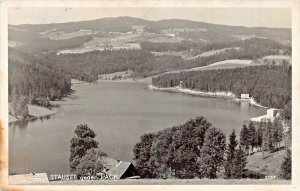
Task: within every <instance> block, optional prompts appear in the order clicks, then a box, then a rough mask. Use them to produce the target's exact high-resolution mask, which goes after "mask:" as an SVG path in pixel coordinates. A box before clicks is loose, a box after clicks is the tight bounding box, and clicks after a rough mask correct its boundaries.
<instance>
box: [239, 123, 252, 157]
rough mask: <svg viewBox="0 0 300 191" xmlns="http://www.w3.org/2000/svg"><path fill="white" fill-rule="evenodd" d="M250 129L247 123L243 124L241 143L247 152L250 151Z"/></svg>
mask: <svg viewBox="0 0 300 191" xmlns="http://www.w3.org/2000/svg"><path fill="white" fill-rule="evenodd" d="M249 140H250V139H249V129H248V128H247V126H246V125H243V128H242V130H241V133H240V145H241V147H242V149H243V150H244V151H245V152H247V153H248V152H249V145H250V143H249Z"/></svg>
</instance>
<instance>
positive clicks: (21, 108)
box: [17, 96, 29, 118]
mask: <svg viewBox="0 0 300 191" xmlns="http://www.w3.org/2000/svg"><path fill="white" fill-rule="evenodd" d="M27 103H28V100H27V97H25V96H21V97H20V100H19V102H18V104H17V113H18V115H20V116H22V117H23V118H26V117H27V116H28V114H29V111H28V106H27Z"/></svg>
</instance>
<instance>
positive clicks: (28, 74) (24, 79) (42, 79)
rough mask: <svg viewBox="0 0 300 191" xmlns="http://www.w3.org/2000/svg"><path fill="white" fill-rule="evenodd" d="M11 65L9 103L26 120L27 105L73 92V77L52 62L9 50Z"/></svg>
mask: <svg viewBox="0 0 300 191" xmlns="http://www.w3.org/2000/svg"><path fill="white" fill-rule="evenodd" d="M8 62H9V65H8V94H9V102H12V105H13V108H14V110H15V111H16V112H17V113H19V115H22V116H25V114H24V113H28V112H26V110H27V109H26V107H24V105H26V104H25V103H24V102H27V103H28V102H33V103H34V102H35V100H36V99H38V98H49V99H50V100H55V99H61V98H62V97H63V96H64V95H65V94H67V93H69V92H70V91H71V89H70V87H71V77H70V76H68V75H65V74H64V72H62V71H61V70H59V69H58V68H56V67H55V66H53V65H51V62H49V61H48V62H46V61H44V60H40V59H39V58H36V57H33V56H31V55H28V54H26V53H24V52H21V51H19V50H15V49H9V53H8ZM18 105H19V106H20V107H18ZM21 106H22V107H21ZM18 108H24V109H18ZM21 110H23V111H21ZM15 114H16V113H15ZM17 115H18V114H17Z"/></svg>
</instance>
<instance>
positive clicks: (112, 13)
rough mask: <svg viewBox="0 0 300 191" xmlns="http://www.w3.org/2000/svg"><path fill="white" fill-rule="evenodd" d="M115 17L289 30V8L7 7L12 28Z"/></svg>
mask: <svg viewBox="0 0 300 191" xmlns="http://www.w3.org/2000/svg"><path fill="white" fill-rule="evenodd" d="M118 16H131V17H137V18H143V19H147V20H161V19H187V20H194V21H201V22H207V23H214V24H223V25H233V26H247V27H274V28H291V9H289V8H169V7H168V8H163V7H159V8H158V7H147V8H137V7H135V8H117V7H97V8H95V7H94V8H78V7H77V8H62V7H55V8H51V7H50V8H49V7H46V8H45V7H42V8H31V7H21V8H20V7H19V8H17V7H10V8H9V10H8V23H9V24H13V25H18V24H47V23H64V22H74V21H83V20H94V19H101V18H105V17H118Z"/></svg>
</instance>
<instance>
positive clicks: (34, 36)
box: [8, 17, 291, 54]
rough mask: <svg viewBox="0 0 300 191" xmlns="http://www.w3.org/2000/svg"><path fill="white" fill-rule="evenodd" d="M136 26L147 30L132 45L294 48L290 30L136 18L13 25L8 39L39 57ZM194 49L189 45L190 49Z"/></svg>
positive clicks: (114, 35)
mask: <svg viewBox="0 0 300 191" xmlns="http://www.w3.org/2000/svg"><path fill="white" fill-rule="evenodd" d="M136 27H140V29H141V28H143V29H142V31H143V32H142V34H140V35H138V36H136V37H134V38H131V37H130V40H129V42H130V43H132V42H134V43H138V44H140V42H143V41H148V40H150V41H151V39H152V40H153V39H154V38H156V41H160V40H163V41H166V40H168V39H171V41H172V37H170V36H168V35H170V34H171V35H172V34H176V37H175V38H174V39H175V40H176V41H179V40H186V41H189V42H197V43H200V44H207V43H208V44H209V43H216V42H234V41H238V40H246V39H249V38H254V37H259V38H266V39H270V40H273V41H276V42H279V43H281V44H284V45H289V46H290V45H291V29H290V28H282V29H281V28H260V27H242V26H225V25H216V24H210V23H204V22H198V21H190V20H180V19H168V20H160V21H150V20H144V19H140V18H133V17H117V18H103V19H97V20H90V21H79V22H69V23H52V24H26V25H9V27H8V39H9V41H14V42H17V43H18V44H19V46H18V47H17V48H19V49H22V50H23V51H25V52H29V53H32V52H34V53H35V54H36V53H41V52H53V51H59V50H62V49H69V48H75V47H80V46H82V45H83V44H84V43H86V42H91V43H94V41H97V42H99V43H100V44H101V43H103V42H107V40H108V39H114V38H115V37H116V36H120V35H123V38H124V37H125V36H126V35H128V34H126V33H128V32H129V33H135V32H137V31H138V29H137V28H136ZM135 34H136V33H135ZM61 36H63V37H61ZM157 37H159V38H157ZM93 40H94V41H93ZM123 40H124V39H123ZM108 41H109V40H108ZM110 43H112V42H111V41H110ZM89 45H90V44H89ZM191 48H192V47H190V46H189V47H187V50H190V49H191Z"/></svg>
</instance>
